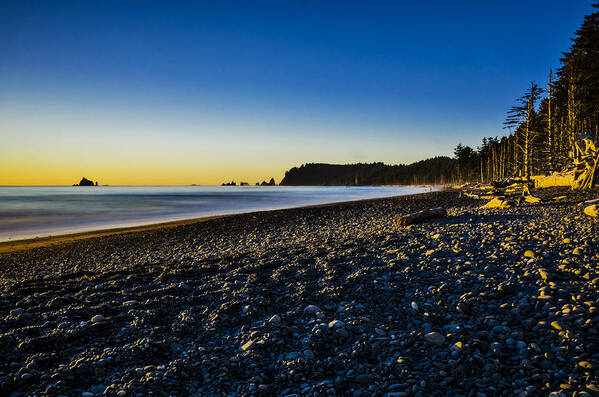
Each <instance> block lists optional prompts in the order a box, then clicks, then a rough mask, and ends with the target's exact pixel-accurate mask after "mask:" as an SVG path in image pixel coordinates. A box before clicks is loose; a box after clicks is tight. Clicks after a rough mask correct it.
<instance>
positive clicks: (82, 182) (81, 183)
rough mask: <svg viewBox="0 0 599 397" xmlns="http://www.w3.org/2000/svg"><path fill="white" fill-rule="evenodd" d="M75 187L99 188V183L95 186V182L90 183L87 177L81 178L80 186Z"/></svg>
mask: <svg viewBox="0 0 599 397" xmlns="http://www.w3.org/2000/svg"><path fill="white" fill-rule="evenodd" d="M73 186H98V182H96V183H95V184H94V182H93V181H90V180H89V179H87V178H86V177H83V178H81V181H80V182H79V183H78V184H74V185H73Z"/></svg>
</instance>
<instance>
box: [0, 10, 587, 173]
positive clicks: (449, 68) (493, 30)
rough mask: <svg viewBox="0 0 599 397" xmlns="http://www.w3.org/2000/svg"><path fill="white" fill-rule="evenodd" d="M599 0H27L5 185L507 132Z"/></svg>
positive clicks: (411, 155) (5, 35)
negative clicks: (527, 94) (521, 101)
mask: <svg viewBox="0 0 599 397" xmlns="http://www.w3.org/2000/svg"><path fill="white" fill-rule="evenodd" d="M591 10H592V7H591V2H590V1H582V0H568V1H565V0H530V1H527V0H520V1H513V2H510V1H505V0H503V1H492V0H490V1H453V2H448V1H445V0H429V1H425V2H404V1H390V2H380V1H315V0H296V1H292V0H289V1H266V0H264V1H260V0H256V1H251V2H248V1H226V0H223V1H199V2H191V1H190V2H168V1H148V0H146V1H133V0H130V1H123V0H117V1H111V0H106V1H101V2H98V1H68V0H65V1H60V2H54V1H49V0H48V1H27V0H19V1H13V2H8V3H6V4H3V6H2V8H1V10H0V54H1V55H0V185H64V184H66V185H69V184H73V183H76V182H78V181H79V179H81V177H82V176H86V177H87V178H89V179H93V180H98V181H99V183H100V184H110V185H184V184H193V183H195V184H220V183H222V182H225V181H230V180H235V181H237V182H238V183H239V182H240V181H247V182H249V183H251V184H253V183H255V182H257V181H262V180H269V179H270V178H271V177H274V178H275V180H276V181H277V182H279V181H280V180H281V179H282V177H283V175H284V172H285V170H287V169H289V168H291V167H293V166H299V165H301V164H303V163H309V162H326V163H356V162H375V161H382V162H385V163H388V164H400V163H411V162H413V161H418V160H421V159H424V158H427V157H432V156H437V155H448V156H451V155H452V154H453V148H454V147H455V146H456V145H457V143H459V142H461V143H464V144H468V145H471V146H473V147H476V146H477V145H478V144H479V142H480V140H481V139H482V137H484V136H501V135H503V134H505V133H506V131H505V130H503V129H502V122H503V120H504V119H505V113H506V111H507V110H508V108H509V107H510V106H512V105H513V104H514V100H515V98H517V97H519V96H520V95H521V94H522V93H523V92H524V90H525V89H526V87H527V85H528V84H529V82H530V81H532V80H534V81H536V82H538V83H540V84H542V85H544V84H546V82H547V76H548V73H549V69H550V68H553V69H556V68H558V67H559V58H560V52H561V51H565V50H567V48H568V47H569V45H570V37H572V35H573V32H574V31H575V30H576V29H577V28H578V27H579V26H580V24H581V23H582V20H583V16H584V15H585V14H588V13H590V12H591Z"/></svg>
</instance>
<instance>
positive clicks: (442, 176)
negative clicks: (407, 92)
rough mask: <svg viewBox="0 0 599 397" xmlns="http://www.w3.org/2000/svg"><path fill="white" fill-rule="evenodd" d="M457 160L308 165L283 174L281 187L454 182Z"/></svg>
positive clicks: (434, 158) (439, 159) (432, 159)
mask: <svg viewBox="0 0 599 397" xmlns="http://www.w3.org/2000/svg"><path fill="white" fill-rule="evenodd" d="M455 165H456V160H455V159H452V158H450V157H433V158H430V159H426V160H422V161H418V162H416V163H412V164H407V165H406V164H398V165H387V164H383V163H369V164H367V163H358V164H322V163H310V164H303V165H302V166H300V167H293V168H291V169H290V170H288V171H286V172H285V177H284V178H283V180H282V181H281V183H280V184H281V185H304V186H306V185H312V186H327V185H328V186H344V185H345V186H350V185H351V186H359V185H432V184H435V185H440V184H441V185H442V184H447V183H452V182H453V174H454V171H455Z"/></svg>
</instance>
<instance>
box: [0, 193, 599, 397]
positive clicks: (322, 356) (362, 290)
mask: <svg viewBox="0 0 599 397" xmlns="http://www.w3.org/2000/svg"><path fill="white" fill-rule="evenodd" d="M534 194H535V196H537V197H539V198H540V199H541V202H540V203H536V204H528V203H524V204H522V205H518V206H516V207H514V208H500V209H481V208H480V207H481V206H482V205H483V204H484V203H485V201H484V200H477V199H474V198H470V197H465V196H463V195H462V194H461V193H460V192H459V191H454V190H447V191H440V192H432V193H427V194H420V195H412V196H402V197H396V198H385V199H376V200H364V201H358V202H351V203H340V204H333V205H324V206H317V207H305V208H296V209H288V210H278V211H267V212H258V213H251V214H241V215H235V216H226V217H221V218H216V219H210V220H207V221H204V222H198V223H189V224H181V225H176V226H171V227H165V228H154V229H151V230H141V231H135V232H130V233H120V234H114V235H106V236H99V237H89V238H84V239H78V240H74V241H66V242H61V243H60V244H54V245H47V246H41V247H36V248H30V249H19V250H13V251H11V250H7V251H6V252H3V253H0V352H1V353H0V354H1V358H2V359H1V360H0V395H6V396H13V397H16V396H42V395H48V396H61V395H62V396H82V397H93V396H119V397H123V396H136V397H137V396H140V397H141V396H148V395H154V396H171V395H172V396H289V397H291V396H353V397H360V396H388V397H401V396H476V397H484V396H546V395H554V396H596V395H599V222H598V221H597V219H596V218H592V217H588V216H585V215H584V213H583V207H582V205H581V203H582V202H584V201H585V200H590V199H594V198H597V197H599V190H598V189H594V190H593V191H590V192H587V193H573V192H570V191H568V190H567V189H560V188H551V189H545V190H539V191H535V192H534ZM560 196H565V197H563V198H561V199H559V200H555V199H554V198H556V197H560ZM434 207H443V208H445V209H447V216H445V217H443V218H440V219H434V220H429V221H427V222H424V223H420V224H416V225H412V226H410V227H401V226H399V225H398V223H397V220H398V219H399V217H401V216H402V215H406V214H409V213H413V212H416V211H420V210H423V209H427V208H434Z"/></svg>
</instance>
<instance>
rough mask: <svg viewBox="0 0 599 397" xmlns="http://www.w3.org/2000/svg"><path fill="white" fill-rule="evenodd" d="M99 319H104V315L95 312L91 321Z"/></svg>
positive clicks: (95, 321)
mask: <svg viewBox="0 0 599 397" xmlns="http://www.w3.org/2000/svg"><path fill="white" fill-rule="evenodd" d="M100 321H104V316H103V315H101V314H96V315H95V316H93V317H92V323H99V322H100Z"/></svg>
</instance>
